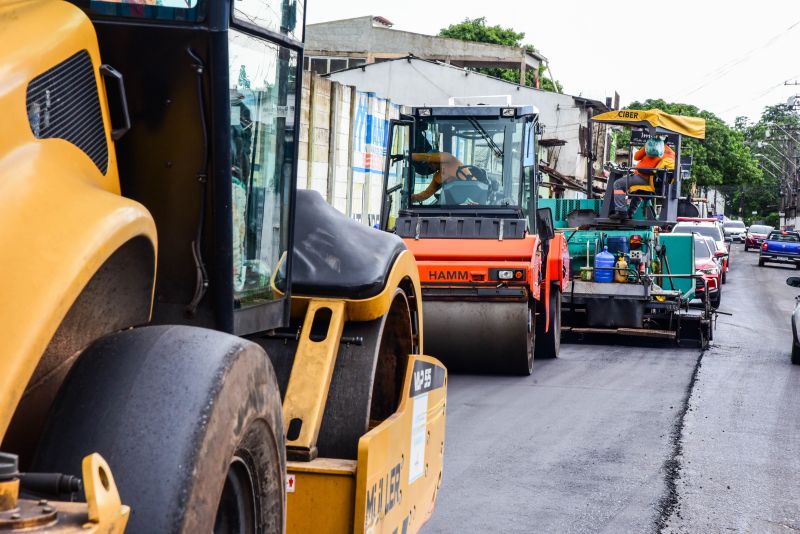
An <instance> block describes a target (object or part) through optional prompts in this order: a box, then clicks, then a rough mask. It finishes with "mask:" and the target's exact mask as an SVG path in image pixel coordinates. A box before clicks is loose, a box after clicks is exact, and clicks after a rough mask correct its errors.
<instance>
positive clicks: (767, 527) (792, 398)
mask: <svg viewBox="0 0 800 534" xmlns="http://www.w3.org/2000/svg"><path fill="white" fill-rule="evenodd" d="M734 249H735V250H734V255H733V257H732V263H731V264H732V270H731V272H730V273H729V275H728V283H727V284H725V285H724V286H723V295H722V306H721V310H723V311H726V312H729V313H732V314H733V315H732V316H724V315H721V316H720V317H719V322H718V325H717V331H716V338H715V340H714V342H713V343H712V346H711V347H710V348H709V349H708V350H706V351H705V352H704V353H701V352H700V350H699V349H695V348H679V347H675V346H674V345H669V346H665V345H661V346H656V347H653V346H649V347H639V346H635V345H627V346H622V345H618V344H614V342H615V341H617V340H616V339H614V338H604V339H601V340H593V343H587V342H584V343H579V344H573V343H570V344H564V345H562V348H561V356H560V357H559V358H558V359H557V360H549V361H548V360H543V361H542V360H537V361H536V363H535V368H534V373H533V375H532V376H531V377H527V378H518V377H497V376H495V377H486V376H467V375H453V376H451V378H450V384H449V389H448V420H447V443H446V451H445V472H444V480H443V484H442V489H441V492H440V494H439V498H438V501H437V510H436V512H435V513H434V515H433V517H432V518H431V520H430V521H429V523H428V525H426V527H425V528H424V529H423V532H425V533H426V534H429V533H438V532H448V533H449V532H459V533H462V532H463V533H466V532H658V531H663V532H732V531H733V532H735V531H740V532H765V531H767V532H769V531H775V532H788V531H791V530H793V529H800V498H798V497H800V470H798V467H800V431H798V430H800V415H799V414H798V412H799V411H800V367H793V366H792V365H791V364H790V361H789V353H790V349H791V327H790V324H789V316H790V313H791V310H792V309H793V306H794V294H795V293H796V290H794V289H792V288H789V287H788V286H786V285H785V283H784V280H785V278H786V277H787V276H792V275H794V274H795V272H796V271H795V270H794V269H791V268H787V267H777V266H776V267H774V268H772V267H766V268H759V267H757V266H756V264H757V254H756V253H752V252H751V253H744V252H743V251H742V247H741V245H735V246H734ZM798 274H800V273H798ZM598 341H599V342H601V343H607V344H597V343H598Z"/></svg>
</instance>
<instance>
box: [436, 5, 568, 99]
mask: <svg viewBox="0 0 800 534" xmlns="http://www.w3.org/2000/svg"><path fill="white" fill-rule="evenodd" d="M439 36H440V37H450V38H452V39H461V40H463V41H475V42H478V43H489V44H496V45H503V46H513V47H515V48H525V49H527V50H529V51H530V52H536V51H537V50H536V48H534V46H533V45H530V44H523V42H522V40H523V39H524V38H525V32H517V31H514V29H513V28H503V27H502V26H500V25H499V24H495V25H494V26H489V25H487V24H486V17H478V18H476V19H470V18H465V19H464V21H463V22H459V23H458V24H451V25H450V26H448V27H447V28H443V29H442V30H440V31H439ZM546 69H547V66H546V65H545V64H542V65H540V66H539V72H538V75H539V82H540V88H541V89H544V90H545V91H553V92H558V93H560V92H562V91H563V87H562V86H561V83H560V82H559V81H558V80H552V79H550V78H549V77H547V76H545V75H544V73H545V70H546ZM478 71H479V72H482V73H483V74H487V75H489V76H494V77H496V78H500V79H503V80H506V81H509V82H513V83H519V72H518V71H516V70H514V69H499V68H492V69H478ZM535 74H536V73H534V72H533V71H532V70H527V71H526V72H525V84H526V85H530V86H535V84H536V80H535Z"/></svg>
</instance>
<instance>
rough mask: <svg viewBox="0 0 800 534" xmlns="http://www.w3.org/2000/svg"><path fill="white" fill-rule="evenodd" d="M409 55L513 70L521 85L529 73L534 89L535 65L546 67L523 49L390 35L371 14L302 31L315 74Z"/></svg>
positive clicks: (385, 25) (387, 23)
mask: <svg viewBox="0 0 800 534" xmlns="http://www.w3.org/2000/svg"><path fill="white" fill-rule="evenodd" d="M408 55H413V56H416V57H418V58H422V59H429V60H435V61H441V62H442V63H446V64H450V65H454V66H457V67H467V68H472V69H477V68H497V67H502V68H508V69H514V70H517V71H519V73H520V78H519V79H520V80H522V81H524V80H525V73H526V71H527V70H529V69H532V70H533V72H534V75H535V76H536V84H537V85H538V75H539V65H541V64H542V63H546V62H547V59H546V58H545V57H544V56H542V55H541V54H538V53H536V52H531V51H528V50H526V49H524V48H515V47H511V46H501V45H494V44H486V43H476V42H473V41H462V40H460V39H450V38H447V37H434V36H432V35H423V34H420V33H412V32H406V31H399V30H394V29H392V23H391V22H390V21H388V20H387V19H385V18H383V17H376V16H372V15H369V16H365V17H358V18H353V19H345V20H335V21H331V22H322V23H319V24H309V25H308V26H306V48H305V57H306V59H305V62H306V63H305V65H306V70H311V71H312V72H314V73H315V74H327V73H329V72H335V71H337V70H341V69H346V68H350V67H355V66H360V65H364V64H371V63H377V62H381V61H385V60H388V59H397V58H401V57H405V56H408Z"/></svg>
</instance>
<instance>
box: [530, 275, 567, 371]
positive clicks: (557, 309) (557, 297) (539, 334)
mask: <svg viewBox="0 0 800 534" xmlns="http://www.w3.org/2000/svg"><path fill="white" fill-rule="evenodd" d="M541 309H542V312H544V306H541ZM560 350H561V290H560V289H559V288H558V287H557V286H552V287H551V288H550V329H549V331H548V332H545V317H544V313H543V314H542V316H540V317H539V320H538V321H537V322H536V350H535V355H536V357H537V358H557V357H558V352H559V351H560Z"/></svg>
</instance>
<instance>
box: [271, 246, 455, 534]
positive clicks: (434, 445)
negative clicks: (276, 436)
mask: <svg viewBox="0 0 800 534" xmlns="http://www.w3.org/2000/svg"><path fill="white" fill-rule="evenodd" d="M398 288H403V291H404V293H405V294H406V296H407V298H408V304H409V307H410V308H411V310H410V311H411V312H412V313H413V312H414V311H416V312H417V320H418V321H419V324H418V327H417V335H418V336H419V337H418V338H417V340H416V343H415V345H417V346H418V347H419V349H420V352H422V334H421V332H422V314H421V313H419V312H421V311H422V310H421V306H422V301H421V299H420V298H419V296H420V295H421V289H420V283H419V272H418V268H417V265H416V261H415V260H414V256H413V255H412V254H411V253H410V252H409V251H404V252H402V253H401V254H400V255H399V256H398V258H397V259H396V260H395V262H394V265H393V266H392V269H391V272H390V273H389V275H388V277H387V280H386V284H385V286H384V289H383V290H382V291H381V292H380V293H379V294H377V295H375V296H374V297H372V298H369V299H360V300H358V299H324V298H315V297H311V296H296V295H293V296H292V304H293V306H292V308H293V313H294V314H296V315H297V316H300V317H304V322H305V327H304V328H303V329H302V331H301V334H300V339H299V340H298V344H297V349H296V352H295V353H294V356H293V359H294V362H293V366H292V370H291V377H290V379H289V383H288V386H287V389H286V395H285V397H284V403H283V413H284V420H285V421H287V424H289V426H290V427H291V421H293V420H302V421H303V425H302V427H301V430H300V431H299V432H298V434H297V436H292V437H289V438H287V445H288V446H289V447H290V450H294V451H302V450H306V451H311V450H313V449H315V447H316V442H317V439H316V436H317V434H318V433H319V428H320V425H321V424H322V415H323V412H324V410H325V406H326V401H327V399H328V392H329V389H328V388H329V386H330V384H331V377H332V375H333V371H334V367H335V365H336V361H337V353H339V347H340V344H341V336H342V325H343V323H344V322H352V321H355V322H370V321H375V320H380V318H381V317H383V316H386V315H387V314H389V313H390V310H391V308H392V305H393V301H395V299H396V295H397V291H398ZM320 308H327V309H329V310H331V319H330V327H329V329H330V333H329V335H328V337H327V338H326V339H324V340H321V341H312V340H311V339H310V332H311V330H312V328H311V324H312V323H313V321H314V316H315V314H316V312H317V311H318V310H319V309H320ZM331 334H333V335H331ZM339 357H341V356H339ZM399 361H403V364H404V366H405V367H404V368H403V369H402V371H401V372H402V374H401V375H400V377H401V380H402V384H398V387H399V388H400V389H399V395H398V397H399V398H398V404H397V408H396V409H395V410H394V412H393V413H392V414H391V415H389V416H388V417H387V418H386V419H384V420H382V421H380V422H377V421H375V423H376V425H375V426H374V428H370V429H368V431H366V432H365V433H364V434H363V435H361V437H360V438H359V439H358V446H357V453H356V456H355V460H350V459H339V458H325V457H318V458H314V459H313V460H311V461H290V462H288V463H287V470H288V478H287V485H286V490H287V532H290V533H294V532H318V533H329V532H330V533H340V532H356V533H362V532H369V533H375V534H377V533H381V532H386V533H387V534H390V533H393V532H395V530H396V531H397V532H398V533H399V532H407V533H411V532H416V531H418V530H419V529H420V528H421V526H422V525H423V524H424V523H425V521H427V519H428V518H429V517H430V515H431V513H432V512H433V508H434V504H435V502H436V493H437V491H438V488H439V483H440V481H441V473H442V454H443V447H444V432H445V398H446V389H447V371H446V370H445V368H444V366H443V365H442V364H441V363H440V362H439V361H438V360H436V359H434V358H430V357H428V356H421V355H416V354H411V355H408V359H405V358H402V359H400V360H399ZM355 409H356V408H355V407H354V408H353V410H355ZM370 426H371V427H372V423H371V424H370ZM292 438H295V439H292Z"/></svg>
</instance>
